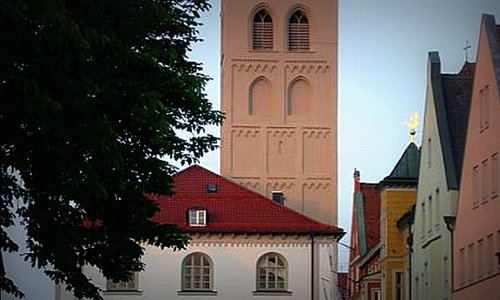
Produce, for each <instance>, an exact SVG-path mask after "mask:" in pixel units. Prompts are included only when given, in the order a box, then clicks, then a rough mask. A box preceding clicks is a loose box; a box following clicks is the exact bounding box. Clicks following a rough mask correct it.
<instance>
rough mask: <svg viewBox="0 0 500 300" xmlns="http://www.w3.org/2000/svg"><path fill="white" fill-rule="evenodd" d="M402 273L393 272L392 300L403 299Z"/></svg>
mask: <svg viewBox="0 0 500 300" xmlns="http://www.w3.org/2000/svg"><path fill="white" fill-rule="evenodd" d="M404 292H405V290H404V273H403V272H402V271H395V272H394V299H395V300H403V299H404Z"/></svg>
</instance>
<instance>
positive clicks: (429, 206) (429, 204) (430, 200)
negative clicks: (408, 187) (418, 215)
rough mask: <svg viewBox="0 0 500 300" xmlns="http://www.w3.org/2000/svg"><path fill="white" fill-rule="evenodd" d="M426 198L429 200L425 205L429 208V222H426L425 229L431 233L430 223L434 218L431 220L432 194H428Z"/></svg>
mask: <svg viewBox="0 0 500 300" xmlns="http://www.w3.org/2000/svg"><path fill="white" fill-rule="evenodd" d="M428 199H429V200H428V205H427V207H428V208H429V218H428V222H429V224H428V229H427V230H428V232H429V233H431V232H432V223H433V221H434V220H433V219H434V218H433V214H432V196H429V198H428Z"/></svg>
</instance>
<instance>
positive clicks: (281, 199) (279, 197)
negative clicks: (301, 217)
mask: <svg viewBox="0 0 500 300" xmlns="http://www.w3.org/2000/svg"><path fill="white" fill-rule="evenodd" d="M271 194H272V195H273V201H274V202H276V203H279V204H281V205H283V204H284V203H285V196H283V192H282V191H272V192H271Z"/></svg>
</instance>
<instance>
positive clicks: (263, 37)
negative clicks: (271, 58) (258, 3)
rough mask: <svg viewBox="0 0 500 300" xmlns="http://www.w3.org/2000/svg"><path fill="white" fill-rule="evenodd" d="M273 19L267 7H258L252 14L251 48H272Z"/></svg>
mask: <svg viewBox="0 0 500 300" xmlns="http://www.w3.org/2000/svg"><path fill="white" fill-rule="evenodd" d="M273 44H274V43H273V19H272V18H271V15H270V14H269V12H268V11H267V9H265V8H262V9H259V10H258V11H257V12H256V13H255V15H254V16H253V22H252V49H253V50H272V49H273V46H274V45H273Z"/></svg>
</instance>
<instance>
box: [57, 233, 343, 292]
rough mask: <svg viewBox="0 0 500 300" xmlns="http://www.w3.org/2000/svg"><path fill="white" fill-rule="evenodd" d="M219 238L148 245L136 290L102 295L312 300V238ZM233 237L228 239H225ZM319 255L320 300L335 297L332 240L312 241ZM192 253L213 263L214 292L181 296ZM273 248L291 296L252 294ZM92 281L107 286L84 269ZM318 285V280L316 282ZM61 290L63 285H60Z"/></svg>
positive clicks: (103, 286) (317, 269)
mask: <svg viewBox="0 0 500 300" xmlns="http://www.w3.org/2000/svg"><path fill="white" fill-rule="evenodd" d="M217 239H219V238H218V237H215V238H212V239H211V240H207V241H194V242H192V243H191V245H190V246H189V247H188V248H187V249H186V250H181V251H177V252H174V251H172V250H170V249H165V250H161V249H159V248H156V247H150V246H148V247H147V248H146V255H145V256H144V262H145V263H146V270H145V271H144V272H141V273H140V274H139V290H140V291H142V293H141V294H140V295H137V294H132V293H131V294H126V293H121V294H114V295H111V294H106V293H105V294H104V299H105V300H115V299H116V300H118V299H127V300H139V299H140V300H160V299H161V300H166V299H168V300H176V299H179V300H181V299H182V300H195V299H227V300H244V299H261V300H265V299H273V300H279V299H287V300H295V299H296V300H306V299H311V265H310V262H311V248H310V246H311V245H310V240H308V239H303V238H298V239H297V238H295V237H291V238H289V239H288V240H283V239H279V238H277V239H278V240H276V241H273V240H272V239H264V241H259V240H252V239H249V240H247V241H245V240H244V239H243V238H236V239H234V238H233V240H227V239H228V238H226V237H224V238H221V239H220V240H217ZM229 239H231V238H229ZM315 248H316V249H315V250H316V251H315V255H316V257H317V260H318V261H317V265H316V266H315V268H316V277H317V279H316V281H315V286H316V289H317V290H316V297H315V299H318V300H334V299H336V298H334V297H332V295H335V293H336V291H335V284H334V285H332V283H334V282H336V278H333V276H332V274H334V273H332V272H331V270H332V269H331V267H330V257H332V261H333V262H335V261H336V257H335V256H336V255H335V251H334V244H333V242H330V241H323V242H318V243H317V244H316V245H315ZM193 252H203V253H205V254H207V255H208V256H209V257H210V258H211V259H212V262H213V264H214V269H213V272H214V273H213V274H214V282H213V286H214V290H215V291H217V295H216V296H206V295H203V296H200V295H197V296H188V295H179V294H178V291H180V290H181V263H182V260H183V259H184V258H185V257H186V256H187V255H189V254H190V253H193ZM268 252H277V253H279V254H281V255H282V256H283V257H285V259H286V260H287V262H288V290H289V291H290V292H292V293H291V295H272V296H263V295H254V294H253V292H254V291H255V290H256V264H257V261H258V259H259V258H260V257H261V256H262V255H264V254H266V253H268ZM88 274H89V276H90V277H91V279H92V280H93V282H94V283H95V284H96V285H97V286H99V287H101V288H102V289H103V290H105V288H106V280H105V279H104V278H103V277H102V276H101V275H100V273H99V271H98V270H96V269H90V268H89V269H88ZM316 283H319V285H318V284H316ZM62 290H64V289H62ZM60 300H74V297H73V296H71V294H70V293H68V292H66V291H61V297H60Z"/></svg>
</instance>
